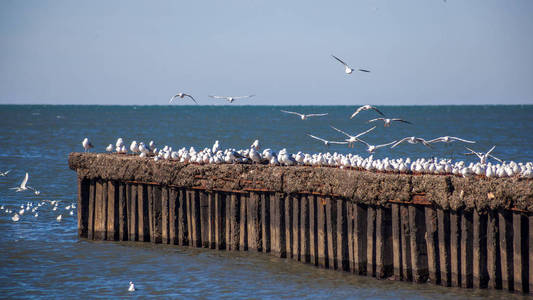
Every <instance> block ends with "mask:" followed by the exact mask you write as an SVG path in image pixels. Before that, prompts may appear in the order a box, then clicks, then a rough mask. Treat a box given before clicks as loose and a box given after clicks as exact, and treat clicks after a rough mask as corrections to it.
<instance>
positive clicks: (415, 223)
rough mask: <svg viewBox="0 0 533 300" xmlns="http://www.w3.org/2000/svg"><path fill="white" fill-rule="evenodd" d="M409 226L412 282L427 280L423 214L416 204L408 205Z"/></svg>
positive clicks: (422, 210)
mask: <svg viewBox="0 0 533 300" xmlns="http://www.w3.org/2000/svg"><path fill="white" fill-rule="evenodd" d="M409 228H410V238H411V245H410V246H411V263H412V270H413V281H414V282H427V279H428V265H427V263H428V260H427V249H426V242H425V239H424V236H425V233H426V228H425V216H424V208H423V207H421V206H418V205H410V206H409Z"/></svg>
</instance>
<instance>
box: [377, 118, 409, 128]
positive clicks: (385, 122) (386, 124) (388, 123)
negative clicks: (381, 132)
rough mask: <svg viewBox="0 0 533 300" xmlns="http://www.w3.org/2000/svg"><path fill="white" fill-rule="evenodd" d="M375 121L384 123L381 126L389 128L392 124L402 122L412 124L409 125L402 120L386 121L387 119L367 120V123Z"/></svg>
mask: <svg viewBox="0 0 533 300" xmlns="http://www.w3.org/2000/svg"><path fill="white" fill-rule="evenodd" d="M376 121H383V122H384V124H383V126H384V127H390V126H391V124H392V122H403V123H407V124H413V123H411V122H409V121H405V120H402V119H388V118H375V119H372V120H369V121H368V123H371V122H376Z"/></svg>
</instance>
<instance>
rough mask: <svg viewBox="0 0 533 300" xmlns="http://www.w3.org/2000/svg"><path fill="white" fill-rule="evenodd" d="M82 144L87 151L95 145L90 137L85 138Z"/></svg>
mask: <svg viewBox="0 0 533 300" xmlns="http://www.w3.org/2000/svg"><path fill="white" fill-rule="evenodd" d="M81 145H82V146H83V149H85V152H87V151H89V149H91V148H93V147H94V146H93V144H91V142H90V141H89V139H88V138H85V139H83V142H81Z"/></svg>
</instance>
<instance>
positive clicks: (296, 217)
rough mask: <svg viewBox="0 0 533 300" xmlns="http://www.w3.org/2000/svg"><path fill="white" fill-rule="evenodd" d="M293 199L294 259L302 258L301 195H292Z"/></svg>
mask: <svg viewBox="0 0 533 300" xmlns="http://www.w3.org/2000/svg"><path fill="white" fill-rule="evenodd" d="M291 201H292V259H294V260H300V248H301V245H300V197H298V196H294V197H291Z"/></svg>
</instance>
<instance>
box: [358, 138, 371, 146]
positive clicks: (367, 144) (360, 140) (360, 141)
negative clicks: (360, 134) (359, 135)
mask: <svg viewBox="0 0 533 300" xmlns="http://www.w3.org/2000/svg"><path fill="white" fill-rule="evenodd" d="M356 141H357V142H359V143H363V144H365V145H366V146H367V147H370V144H369V143H367V142H365V141H363V140H362V139H357V140H356Z"/></svg>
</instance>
